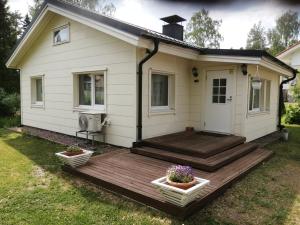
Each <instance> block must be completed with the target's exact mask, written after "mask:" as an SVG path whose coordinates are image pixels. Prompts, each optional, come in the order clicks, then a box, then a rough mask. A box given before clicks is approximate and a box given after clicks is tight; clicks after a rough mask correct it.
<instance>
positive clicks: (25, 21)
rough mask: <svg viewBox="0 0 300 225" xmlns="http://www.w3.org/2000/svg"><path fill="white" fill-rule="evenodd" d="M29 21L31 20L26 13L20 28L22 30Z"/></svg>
mask: <svg viewBox="0 0 300 225" xmlns="http://www.w3.org/2000/svg"><path fill="white" fill-rule="evenodd" d="M30 22H31V21H30V18H29V15H28V14H26V15H25V17H24V19H23V21H22V30H23V32H24V31H25V30H26V29H27V28H28V26H29V24H30Z"/></svg>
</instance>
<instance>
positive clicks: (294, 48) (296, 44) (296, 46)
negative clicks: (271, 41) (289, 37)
mask: <svg viewBox="0 0 300 225" xmlns="http://www.w3.org/2000/svg"><path fill="white" fill-rule="evenodd" d="M299 47H300V41H298V42H296V43H295V44H293V45H291V46H289V47H288V48H286V49H284V50H283V51H281V52H279V53H278V54H277V55H276V57H277V58H282V57H283V56H285V55H287V54H289V53H290V52H293V51H295V50H296V49H298V48H299Z"/></svg>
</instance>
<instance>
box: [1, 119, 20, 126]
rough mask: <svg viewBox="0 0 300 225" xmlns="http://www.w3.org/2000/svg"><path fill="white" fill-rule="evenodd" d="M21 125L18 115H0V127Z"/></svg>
mask: <svg viewBox="0 0 300 225" xmlns="http://www.w3.org/2000/svg"><path fill="white" fill-rule="evenodd" d="M20 125H21V117H20V116H11V117H1V116H0V128H3V127H5V128H8V127H17V126H20Z"/></svg>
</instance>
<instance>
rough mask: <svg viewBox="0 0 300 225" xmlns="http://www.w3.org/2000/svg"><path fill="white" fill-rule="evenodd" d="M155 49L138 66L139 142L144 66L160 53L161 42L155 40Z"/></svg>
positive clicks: (138, 137) (140, 137) (140, 138)
mask: <svg viewBox="0 0 300 225" xmlns="http://www.w3.org/2000/svg"><path fill="white" fill-rule="evenodd" d="M153 44H154V49H153V50H152V51H149V50H148V51H147V55H146V56H145V57H144V58H143V59H142V60H141V61H140V62H139V65H138V93H137V94H138V97H137V98H138V112H137V114H138V115H137V116H138V118H137V142H138V143H140V142H141V141H142V117H143V65H144V63H145V62H147V61H148V60H149V59H150V58H152V57H153V56H154V55H155V54H156V53H157V52H158V46H159V40H158V39H153Z"/></svg>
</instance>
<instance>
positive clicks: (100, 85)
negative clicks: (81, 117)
mask: <svg viewBox="0 0 300 225" xmlns="http://www.w3.org/2000/svg"><path fill="white" fill-rule="evenodd" d="M75 76H76V81H77V82H76V90H77V93H78V96H77V99H76V102H77V104H76V105H77V106H79V107H82V108H95V109H99V110H104V103H105V101H104V96H105V87H104V86H105V85H104V83H105V82H104V72H99V73H86V74H77V75H75Z"/></svg>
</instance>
